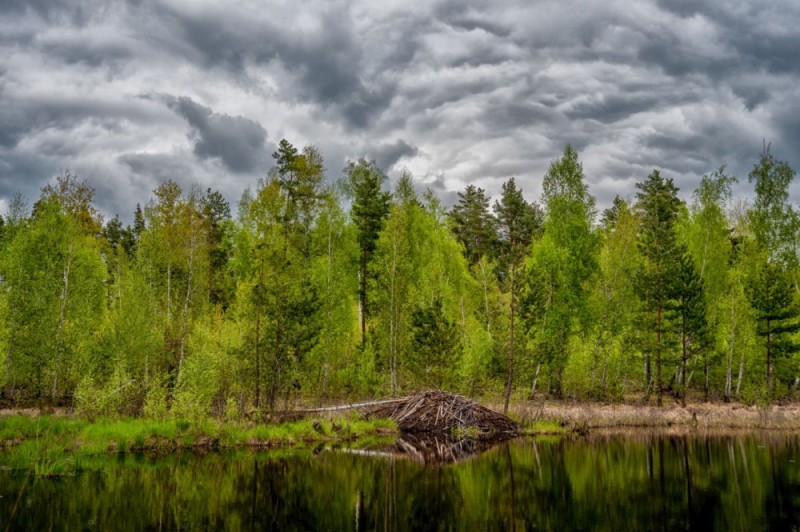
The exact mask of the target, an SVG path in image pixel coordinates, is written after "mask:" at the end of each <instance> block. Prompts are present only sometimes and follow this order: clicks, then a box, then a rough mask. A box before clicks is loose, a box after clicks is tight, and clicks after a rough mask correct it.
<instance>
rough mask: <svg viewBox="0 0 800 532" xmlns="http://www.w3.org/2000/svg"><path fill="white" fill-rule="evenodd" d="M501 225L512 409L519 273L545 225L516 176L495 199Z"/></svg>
mask: <svg viewBox="0 0 800 532" xmlns="http://www.w3.org/2000/svg"><path fill="white" fill-rule="evenodd" d="M494 210H495V214H496V216H497V229H498V240H499V244H498V248H497V249H498V251H497V257H498V265H499V274H500V279H501V285H503V286H504V287H505V289H506V291H507V292H508V293H509V299H510V301H509V308H508V312H509V336H508V350H507V354H508V355H507V373H506V375H507V376H506V386H505V394H504V402H503V412H504V413H505V412H508V402H509V399H510V398H511V389H512V387H513V385H514V355H515V349H516V335H517V334H518V332H517V331H516V330H515V327H516V319H517V303H518V299H519V296H520V292H521V290H522V287H523V281H524V277H523V276H522V275H519V273H520V270H521V268H522V264H523V261H524V260H525V254H526V252H527V250H528V246H530V245H531V242H532V241H533V238H534V235H535V234H536V232H537V231H538V230H539V229H540V228H541V226H542V214H541V211H540V209H539V208H538V206H537V205H536V204H531V203H528V202H527V201H526V200H525V198H524V197H523V196H522V190H521V189H518V188H517V185H516V182H515V181H514V178H513V177H512V178H511V179H509V180H508V181H506V182H505V183H503V194H502V196H501V197H500V201H498V202H495V205H494Z"/></svg>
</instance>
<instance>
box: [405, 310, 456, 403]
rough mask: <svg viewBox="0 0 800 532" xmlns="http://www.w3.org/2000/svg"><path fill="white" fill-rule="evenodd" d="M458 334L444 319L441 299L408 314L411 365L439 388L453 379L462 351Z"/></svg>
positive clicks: (452, 323) (454, 325)
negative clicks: (409, 317) (409, 321)
mask: <svg viewBox="0 0 800 532" xmlns="http://www.w3.org/2000/svg"><path fill="white" fill-rule="evenodd" d="M459 338H460V333H459V330H458V327H457V325H456V323H455V322H453V321H450V320H448V319H447V316H446V315H445V313H444V310H443V308H442V300H441V298H438V297H437V298H435V299H434V300H433V302H432V303H431V304H430V305H425V306H420V307H417V308H416V309H414V311H413V312H412V313H411V347H412V350H411V357H410V366H411V368H412V370H415V373H416V375H417V376H418V377H419V378H421V379H423V380H425V381H427V383H428V384H429V385H433V386H436V387H437V388H440V389H441V388H442V387H443V386H444V384H445V382H446V381H447V380H448V378H452V376H453V375H454V374H455V370H456V368H457V366H458V358H459V355H460V353H461V343H460V340H459Z"/></svg>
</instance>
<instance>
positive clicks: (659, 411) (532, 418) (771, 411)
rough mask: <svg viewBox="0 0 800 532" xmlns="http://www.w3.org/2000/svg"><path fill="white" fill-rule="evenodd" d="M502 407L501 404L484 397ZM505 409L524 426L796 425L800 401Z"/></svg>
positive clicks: (526, 404)
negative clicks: (783, 403)
mask: <svg viewBox="0 0 800 532" xmlns="http://www.w3.org/2000/svg"><path fill="white" fill-rule="evenodd" d="M487 406H488V407H489V408H495V409H496V408H500V409H502V403H494V402H488V403H487ZM509 414H510V416H511V417H512V418H514V419H516V420H517V421H519V422H520V423H521V424H522V425H523V426H525V427H536V426H537V425H542V424H545V425H546V424H550V425H553V424H555V425H559V426H561V427H564V428H565V429H566V430H572V431H579V432H580V431H592V430H595V429H616V428H618V429H624V428H652V429H667V428H671V427H684V428H696V429H716V430H724V429H732V430H782V431H787V430H800V404H787V405H770V406H766V407H759V406H753V405H743V404H739V403H693V404H688V405H687V406H686V407H681V406H680V405H677V404H668V405H665V406H662V407H657V406H649V405H633V404H600V403H581V402H572V401H521V402H518V403H512V404H511V405H510V407H509Z"/></svg>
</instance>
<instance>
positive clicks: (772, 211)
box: [748, 146, 800, 267]
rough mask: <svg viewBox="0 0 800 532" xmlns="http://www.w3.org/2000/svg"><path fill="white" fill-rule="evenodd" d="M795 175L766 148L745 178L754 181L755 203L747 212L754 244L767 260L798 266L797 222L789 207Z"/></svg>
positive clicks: (798, 222)
mask: <svg viewBox="0 0 800 532" xmlns="http://www.w3.org/2000/svg"><path fill="white" fill-rule="evenodd" d="M794 176H795V172H794V170H793V169H792V168H791V166H789V164H788V163H786V162H784V161H778V160H776V159H775V157H774V156H773V155H772V153H770V151H769V146H765V148H764V151H763V152H762V154H761V157H760V159H759V161H758V163H756V165H755V166H754V167H753V170H752V171H751V172H750V175H749V176H748V179H749V181H750V182H751V183H752V182H754V181H755V192H756V200H755V203H754V204H753V208H752V209H751V210H750V213H749V217H750V226H751V228H752V231H753V235H754V236H755V239H756V243H757V244H758V246H759V247H760V248H761V249H762V250H764V251H765V252H766V253H767V255H768V256H769V258H770V259H772V260H780V261H783V262H785V263H786V264H787V265H789V266H792V267H796V266H797V249H796V236H795V235H796V234H797V231H798V228H800V219H798V215H797V213H796V212H795V210H794V209H793V208H792V206H791V205H790V204H789V185H790V183H791V182H792V180H793V179H794Z"/></svg>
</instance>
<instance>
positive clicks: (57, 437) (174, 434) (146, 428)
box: [0, 414, 397, 454]
mask: <svg viewBox="0 0 800 532" xmlns="http://www.w3.org/2000/svg"><path fill="white" fill-rule="evenodd" d="M396 434H397V428H396V426H395V424H394V423H393V422H392V421H390V420H385V419H374V420H362V419H359V418H358V417H357V416H342V417H338V418H333V419H303V420H299V421H291V422H285V423H279V424H258V425H255V424H238V423H221V422H217V421H215V420H204V421H197V422H192V421H186V420H153V419H141V418H128V419H118V420H103V419H101V420H96V421H93V422H89V421H86V420H83V419H80V418H77V417H73V416H64V415H44V416H39V415H36V416H30V415H25V414H15V415H5V416H2V417H0V448H2V447H5V448H8V447H17V446H22V445H28V444H33V443H35V444H37V445H39V446H41V445H46V446H47V447H49V448H51V449H56V450H60V451H63V452H80V453H84V454H94V453H102V452H126V451H133V452H139V451H174V450H179V449H209V450H211V449H225V448H236V447H250V448H273V447H294V446H304V445H306V446H307V445H316V444H329V445H334V444H337V443H345V442H354V441H359V440H365V439H369V438H376V437H385V436H395V435H396Z"/></svg>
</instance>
